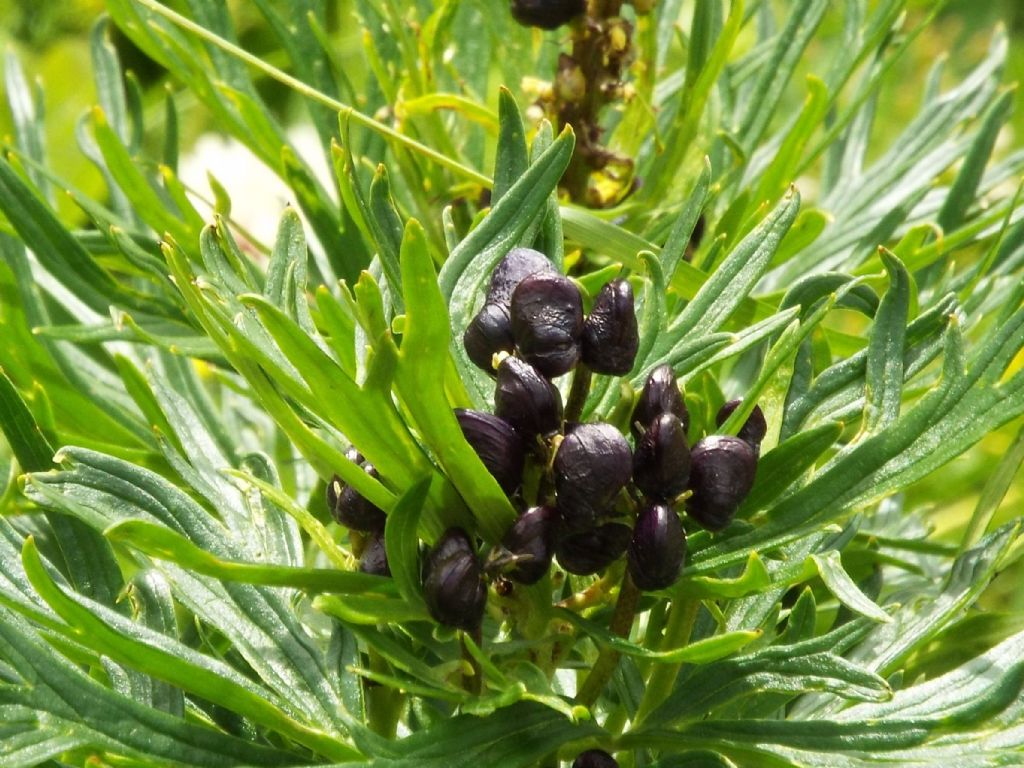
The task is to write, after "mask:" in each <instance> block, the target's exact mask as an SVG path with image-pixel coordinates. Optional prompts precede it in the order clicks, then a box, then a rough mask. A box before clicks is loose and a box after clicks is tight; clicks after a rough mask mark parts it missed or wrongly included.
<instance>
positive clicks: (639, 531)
mask: <svg viewBox="0 0 1024 768" xmlns="http://www.w3.org/2000/svg"><path fill="white" fill-rule="evenodd" d="M685 556H686V534H685V533H684V532H683V524H682V523H681V522H679V515H677V514H676V512H675V510H674V509H672V507H670V506H668V505H667V504H649V505H647V506H645V507H644V508H643V509H641V510H640V514H639V515H638V516H637V520H636V524H635V525H634V526H633V537H632V539H630V542H629V559H628V560H627V564H628V567H629V573H630V576H632V577H633V583H634V584H636V585H637V586H638V587H639V588H640V589H644V590H653V589H667V588H668V587H670V586H672V585H673V584H675V582H676V579H678V578H679V571H680V570H681V569H682V567H683V558H684V557H685Z"/></svg>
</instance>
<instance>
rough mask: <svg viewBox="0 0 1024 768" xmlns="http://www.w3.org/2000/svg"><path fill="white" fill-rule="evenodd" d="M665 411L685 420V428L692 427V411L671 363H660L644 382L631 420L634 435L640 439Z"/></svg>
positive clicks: (685, 429) (630, 424)
mask: <svg viewBox="0 0 1024 768" xmlns="http://www.w3.org/2000/svg"><path fill="white" fill-rule="evenodd" d="M663 413H674V414H675V415H676V416H678V417H679V420H680V421H682V422H683V430H684V431H687V430H689V429H690V413H689V411H687V410H686V404H685V403H684V402H683V393H682V392H680V391H679V386H678V385H677V384H676V375H675V373H673V372H672V367H671V366H669V365H659V366H658V367H657V368H655V369H654V370H653V371H651V373H650V375H648V377H647V381H646V382H644V388H643V389H642V390H641V391H640V397H639V398H638V399H637V402H636V405H635V406H634V407H633V415H632V417H631V418H630V420H629V426H630V429H631V430H632V431H633V436H634V437H635V438H636V439H637V440H639V439H640V437H641V436H642V434H643V430H644V429H646V428H647V425H648V424H650V423H651V422H652V421H654V420H655V419H656V418H657V417H658V416H660V415H661V414H663ZM637 425H639V426H637Z"/></svg>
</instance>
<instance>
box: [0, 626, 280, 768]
mask: <svg viewBox="0 0 1024 768" xmlns="http://www.w3.org/2000/svg"><path fill="white" fill-rule="evenodd" d="M0 619H2V620H0V650H2V653H3V656H4V658H5V659H9V660H11V661H12V662H14V663H15V664H16V665H17V669H18V670H19V674H18V678H17V679H16V680H15V681H11V682H10V683H8V684H7V685H6V686H5V690H4V692H3V694H2V695H0V702H2V705H3V706H4V709H5V712H6V713H7V716H8V718H9V720H8V722H9V723H10V724H11V729H10V730H7V731H5V732H4V734H3V735H2V736H0V752H2V753H3V754H4V756H5V762H7V764H8V765H10V766H11V768H22V767H23V768H33V767H34V766H36V765H39V764H40V761H43V760H46V758H47V757H56V756H57V755H58V754H59V753H60V752H62V751H64V750H65V749H68V750H70V749H74V748H75V747H77V746H89V747H92V748H93V749H98V750H103V751H105V752H106V753H108V754H112V755H123V756H125V757H127V758H129V759H133V760H136V761H137V764H140V765H154V764H155V763H157V762H160V763H163V764H164V765H168V766H189V767H193V766H194V767H195V768H231V766H237V765H238V763H239V761H244V762H246V763H249V764H252V765H259V766H284V765H292V764H293V762H294V756H292V755H289V754H288V753H286V752H282V751H279V750H277V749H274V748H271V747H267V746H264V745H261V744H254V743H252V742H251V741H248V740H245V739H241V738H238V737H235V736H231V735H228V734H226V733H223V732H222V731H219V730H215V729H213V728H210V727H208V726H206V725H200V724H197V723H191V722H187V721H185V720H183V719H181V718H178V717H173V716H171V715H168V714H166V713H164V712H160V711H158V710H155V709H152V708H150V707H146V706H144V705H142V704H140V703H138V702H136V701H133V700H132V699H129V698H128V697H126V696H124V695H122V694H118V693H115V692H113V691H111V690H110V689H108V688H106V687H104V686H103V685H101V684H100V683H99V682H98V681H96V680H95V679H93V678H92V677H90V676H89V675H88V674H87V673H86V672H85V671H83V670H82V669H80V668H79V667H78V666H77V665H75V664H74V663H72V662H71V661H69V660H68V659H65V658H64V657H62V656H60V655H59V654H58V653H57V651H56V650H54V648H53V647H51V645H50V644H49V643H48V642H46V640H44V639H43V638H42V637H41V636H40V635H39V634H38V633H37V632H35V631H34V630H33V629H32V628H31V627H30V626H29V625H28V624H27V623H26V622H25V621H24V620H23V619H21V618H20V617H18V616H17V615H15V614H14V613H11V612H10V611H9V610H8V609H6V608H3V607H0ZM21 724H30V725H31V728H32V734H33V737H32V738H29V737H26V736H24V735H23V734H25V729H24V728H22V727H20V726H21ZM8 739H10V741H8ZM8 749H10V750H11V751H8ZM22 750H24V751H22Z"/></svg>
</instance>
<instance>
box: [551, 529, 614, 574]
mask: <svg viewBox="0 0 1024 768" xmlns="http://www.w3.org/2000/svg"><path fill="white" fill-rule="evenodd" d="M631 536H632V532H631V531H630V529H629V526H628V525H623V524H622V523H605V524H604V525H599V526H598V527H596V528H593V529H591V530H589V531H582V532H580V533H572V534H569V535H568V536H565V537H563V538H562V540H561V541H559V542H558V546H557V547H556V548H555V558H556V559H557V560H558V564H559V565H560V566H562V568H564V569H565V570H566V571H568V572H569V573H575V574H577V575H579V576H587V575H589V574H592V573H597V572H598V571H601V570H604V569H605V568H607V567H608V566H609V565H611V564H612V563H614V562H615V561H616V560H618V559H619V558H620V557H622V553H623V552H625V551H626V547H627V546H629V539H630V537H631Z"/></svg>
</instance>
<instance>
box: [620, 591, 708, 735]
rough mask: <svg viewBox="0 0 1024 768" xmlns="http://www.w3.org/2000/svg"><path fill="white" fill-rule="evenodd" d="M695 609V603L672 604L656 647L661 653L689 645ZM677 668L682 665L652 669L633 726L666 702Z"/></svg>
mask: <svg viewBox="0 0 1024 768" xmlns="http://www.w3.org/2000/svg"><path fill="white" fill-rule="evenodd" d="M699 608H700V601H699V600H686V599H679V600H674V601H673V602H672V607H671V608H670V609H669V616H668V624H667V625H666V627H665V634H664V636H663V637H662V641H661V643H660V648H661V649H669V648H672V649H675V648H682V647H683V646H685V645H686V644H687V643H688V642H690V633H691V632H692V631H693V624H694V622H695V621H696V620H697V611H698V609H699ZM681 667H682V664H656V665H655V666H654V669H653V670H652V673H651V676H650V678H649V679H648V681H647V688H646V689H645V690H644V695H643V698H642V699H641V700H640V706H639V707H637V711H636V717H635V718H634V719H633V720H634V723H640V722H641V721H642V720H643V719H644V718H645V717H647V715H648V714H649V713H650V712H651V711H652V710H653V709H654V708H655V707H657V706H658V705H659V704H661V703H662V702H663V701H664V700H665V699H666V698H668V695H669V694H670V693H671V692H672V686H674V685H675V682H676V677H678V676H679V670H680V668H681Z"/></svg>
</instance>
